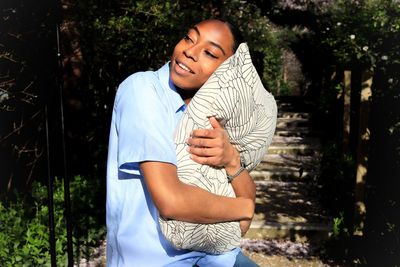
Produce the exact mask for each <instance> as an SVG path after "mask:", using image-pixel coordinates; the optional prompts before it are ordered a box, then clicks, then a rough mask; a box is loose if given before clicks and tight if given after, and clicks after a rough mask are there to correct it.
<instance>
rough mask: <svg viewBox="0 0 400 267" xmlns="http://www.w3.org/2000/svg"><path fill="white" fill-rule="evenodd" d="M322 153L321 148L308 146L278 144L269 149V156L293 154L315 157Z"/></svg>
mask: <svg viewBox="0 0 400 267" xmlns="http://www.w3.org/2000/svg"><path fill="white" fill-rule="evenodd" d="M319 151H320V147H319V146H316V145H308V144H288V145H285V144H276V143H273V144H271V145H270V146H269V147H268V154H292V155H315V154H318V152H319Z"/></svg>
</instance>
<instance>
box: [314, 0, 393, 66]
mask: <svg viewBox="0 0 400 267" xmlns="http://www.w3.org/2000/svg"><path fill="white" fill-rule="evenodd" d="M399 15H400V5H399V3H398V2H397V1H392V0H367V1H363V2H360V1H354V0H352V1H347V0H339V1H336V3H335V5H332V8H331V9H330V10H329V12H328V14H327V18H326V19H325V21H327V23H325V24H323V26H325V29H322V36H321V37H322V42H323V43H324V44H326V45H328V46H329V47H330V48H331V49H332V51H333V54H334V56H335V58H336V60H337V62H338V63H340V64H349V63H352V64H355V63H356V64H365V65H366V66H367V67H368V66H371V67H379V66H381V65H385V64H387V63H388V62H390V63H391V64H393V63H396V64H400V52H399V48H400V45H399V40H400V16H399Z"/></svg>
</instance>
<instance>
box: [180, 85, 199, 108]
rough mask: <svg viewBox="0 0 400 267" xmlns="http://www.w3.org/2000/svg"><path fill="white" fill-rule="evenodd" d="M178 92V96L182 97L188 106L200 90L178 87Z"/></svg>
mask: <svg viewBox="0 0 400 267" xmlns="http://www.w3.org/2000/svg"><path fill="white" fill-rule="evenodd" d="M176 91H177V92H178V94H179V95H180V96H181V98H182V99H183V101H184V102H185V104H186V105H187V104H189V102H190V100H192V98H193V96H194V95H195V94H196V92H197V91H198V90H197V89H196V90H184V89H181V88H179V87H176Z"/></svg>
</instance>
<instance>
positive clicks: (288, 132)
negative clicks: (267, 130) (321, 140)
mask: <svg viewBox="0 0 400 267" xmlns="http://www.w3.org/2000/svg"><path fill="white" fill-rule="evenodd" d="M275 135H276V136H283V137H291V136H295V137H319V136H321V131H320V130H316V129H310V128H309V127H297V128H295V129H288V128H284V127H276V130H275Z"/></svg>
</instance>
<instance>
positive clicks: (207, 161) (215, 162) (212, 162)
mask: <svg viewBox="0 0 400 267" xmlns="http://www.w3.org/2000/svg"><path fill="white" fill-rule="evenodd" d="M190 158H191V159H192V160H193V161H194V162H197V163H199V164H202V165H208V166H215V167H222V166H219V165H220V164H219V162H221V160H220V159H219V158H218V157H200V156H196V155H195V154H191V155H190Z"/></svg>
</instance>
